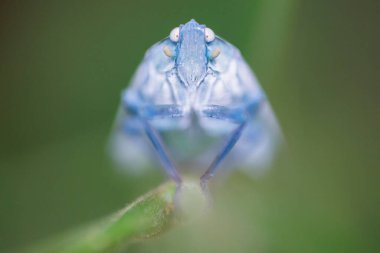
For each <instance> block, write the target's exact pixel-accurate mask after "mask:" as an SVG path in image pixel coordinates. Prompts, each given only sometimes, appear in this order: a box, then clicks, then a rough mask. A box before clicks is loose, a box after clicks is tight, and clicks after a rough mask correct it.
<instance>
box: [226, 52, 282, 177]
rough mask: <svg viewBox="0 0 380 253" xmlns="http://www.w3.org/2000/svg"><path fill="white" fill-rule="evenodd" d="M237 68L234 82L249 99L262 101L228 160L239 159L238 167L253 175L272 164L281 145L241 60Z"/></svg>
mask: <svg viewBox="0 0 380 253" xmlns="http://www.w3.org/2000/svg"><path fill="white" fill-rule="evenodd" d="M237 66H238V67H237V68H236V70H237V76H238V77H239V78H238V79H239V80H240V81H241V82H242V83H243V84H244V86H245V87H247V88H248V89H249V90H250V92H251V93H253V94H255V95H254V96H253V99H255V97H259V96H260V97H262V99H263V100H262V101H261V102H260V106H259V107H258V109H257V111H255V112H254V113H253V115H252V118H251V119H250V120H249V122H247V125H246V129H245V130H244V131H243V133H242V136H241V139H240V140H239V142H238V143H237V145H236V147H235V150H234V151H233V154H232V157H234V158H235V159H236V158H239V159H238V161H239V167H242V168H244V169H245V170H246V171H248V172H249V173H253V174H255V175H257V174H258V173H260V171H263V170H264V169H265V168H268V167H270V165H271V164H272V161H273V158H274V155H275V153H276V152H277V150H278V148H279V145H280V143H281V142H282V133H281V129H280V126H279V124H278V122H277V119H276V116H275V114H274V112H273V110H272V108H271V105H270V103H269V101H268V100H267V97H266V95H265V93H264V91H263V90H262V88H261V86H260V84H259V82H258V81H257V79H256V77H255V75H254V74H253V72H252V71H251V69H250V68H249V67H248V65H247V63H246V62H245V61H244V59H243V58H242V57H240V59H239V60H238V64H237Z"/></svg>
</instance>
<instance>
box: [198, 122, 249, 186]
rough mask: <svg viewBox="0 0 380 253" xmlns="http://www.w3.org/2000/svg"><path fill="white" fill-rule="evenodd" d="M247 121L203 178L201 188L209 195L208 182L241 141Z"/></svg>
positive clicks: (229, 140) (232, 135)
mask: <svg viewBox="0 0 380 253" xmlns="http://www.w3.org/2000/svg"><path fill="white" fill-rule="evenodd" d="M245 125H246V123H245V121H243V122H242V123H241V124H240V125H239V126H238V127H237V128H236V129H235V130H234V131H233V133H232V134H231V136H230V137H229V138H228V139H227V141H226V143H225V145H224V146H223V148H222V149H221V151H220V152H219V153H218V155H217V156H216V157H215V159H214V161H213V162H212V163H211V165H210V167H209V168H208V169H207V171H206V172H205V173H204V174H203V175H202V177H201V187H202V189H203V190H204V191H205V192H206V193H207V192H208V189H207V187H208V186H207V184H208V181H209V180H210V179H211V178H212V177H213V176H214V174H215V172H216V171H217V170H218V168H219V165H220V163H221V162H222V161H223V159H224V158H225V157H226V156H227V155H228V153H229V152H230V151H231V149H232V148H233V147H234V146H235V144H236V142H237V141H238V140H239V138H240V136H241V134H242V132H243V130H244V128H245Z"/></svg>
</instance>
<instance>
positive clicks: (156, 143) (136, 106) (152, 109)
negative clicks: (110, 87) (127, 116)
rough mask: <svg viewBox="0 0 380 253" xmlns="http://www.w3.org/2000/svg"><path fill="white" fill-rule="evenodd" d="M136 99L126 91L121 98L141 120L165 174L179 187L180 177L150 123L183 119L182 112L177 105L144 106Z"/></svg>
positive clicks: (157, 133)
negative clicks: (158, 119) (167, 119)
mask: <svg viewBox="0 0 380 253" xmlns="http://www.w3.org/2000/svg"><path fill="white" fill-rule="evenodd" d="M136 98H137V96H136V94H134V93H131V92H128V91H127V92H126V94H124V97H123V102H124V106H125V109H126V110H128V111H130V112H132V113H134V114H136V116H137V117H138V118H139V119H140V120H141V122H142V125H143V128H144V130H145V133H146V135H147V137H148V139H149V140H150V142H151V143H152V145H153V148H154V150H155V151H156V153H157V155H158V157H159V159H160V161H161V164H162V166H163V167H164V170H165V172H166V174H167V175H168V176H169V177H170V178H171V179H172V180H173V181H174V182H175V183H176V184H177V185H180V184H181V182H182V179H181V176H180V174H179V173H178V171H177V169H176V168H175V166H174V164H173V162H172V160H171V159H170V157H169V155H168V152H167V150H166V148H165V145H164V142H163V140H162V138H161V136H160V134H159V132H158V131H157V130H156V129H155V128H154V127H153V126H152V124H151V123H150V121H151V120H153V119H157V118H179V117H183V110H182V109H181V107H180V106H177V105H152V104H146V103H143V102H142V101H140V100H138V99H136Z"/></svg>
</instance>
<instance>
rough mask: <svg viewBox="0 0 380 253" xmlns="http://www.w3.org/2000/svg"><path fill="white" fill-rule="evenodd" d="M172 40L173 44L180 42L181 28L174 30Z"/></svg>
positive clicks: (171, 33)
mask: <svg viewBox="0 0 380 253" xmlns="http://www.w3.org/2000/svg"><path fill="white" fill-rule="evenodd" d="M169 37H170V40H171V41H173V42H178V41H179V27H176V28H174V29H173V30H172V31H171V32H170V36H169Z"/></svg>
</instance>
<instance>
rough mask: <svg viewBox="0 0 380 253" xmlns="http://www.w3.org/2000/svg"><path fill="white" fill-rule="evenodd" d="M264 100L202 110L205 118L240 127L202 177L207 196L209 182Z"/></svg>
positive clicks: (212, 106) (209, 107)
mask: <svg viewBox="0 0 380 253" xmlns="http://www.w3.org/2000/svg"><path fill="white" fill-rule="evenodd" d="M263 99H264V98H263V97H257V99H253V100H251V101H249V103H246V104H245V105H244V106H241V107H234V108H228V107H225V106H218V105H209V106H205V107H204V109H203V110H202V115H203V116H206V117H210V118H216V119H219V120H224V121H229V122H233V123H236V124H238V127H237V128H236V129H235V130H234V131H233V132H232V134H231V135H230V136H229V137H228V138H227V140H226V142H225V144H224V146H223V147H222V149H221V150H220V152H219V153H218V154H217V156H216V157H215V158H214V160H213V161H212V163H211V165H210V166H209V168H208V169H207V170H206V172H205V173H204V174H203V175H202V177H201V187H202V189H203V191H205V193H206V194H208V182H209V180H210V179H211V178H212V177H213V176H214V175H215V173H216V171H217V170H218V168H219V165H220V164H221V162H222V161H223V160H224V158H225V157H226V156H227V155H228V154H229V152H230V151H231V150H232V148H233V147H234V146H235V144H236V143H237V141H238V140H239V139H240V136H241V134H242V133H243V130H244V128H245V126H246V123H247V122H248V120H249V119H251V118H252V117H254V116H255V114H256V113H257V110H258V109H259V108H260V105H261V104H262V102H263V101H264V100H263Z"/></svg>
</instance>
